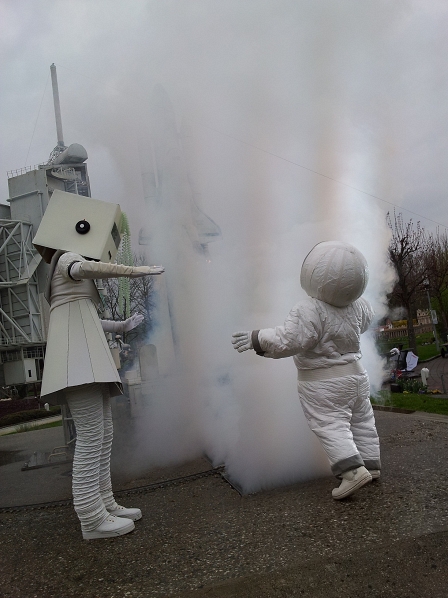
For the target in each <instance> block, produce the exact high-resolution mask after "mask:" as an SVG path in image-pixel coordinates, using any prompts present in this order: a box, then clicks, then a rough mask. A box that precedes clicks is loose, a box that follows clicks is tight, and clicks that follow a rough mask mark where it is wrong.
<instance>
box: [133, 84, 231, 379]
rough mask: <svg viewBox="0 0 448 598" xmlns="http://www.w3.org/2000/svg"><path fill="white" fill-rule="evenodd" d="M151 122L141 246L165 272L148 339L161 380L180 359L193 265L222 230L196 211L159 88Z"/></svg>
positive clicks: (143, 145)
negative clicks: (185, 298) (161, 263)
mask: <svg viewBox="0 0 448 598" xmlns="http://www.w3.org/2000/svg"><path fill="white" fill-rule="evenodd" d="M149 116H150V122H149V126H148V129H147V130H146V131H145V132H144V133H142V138H141V142H140V156H141V163H142V179H143V192H144V199H145V204H146V215H147V220H146V223H145V226H144V227H143V228H142V229H141V230H140V235H139V244H140V245H144V246H146V247H147V251H148V258H149V260H151V261H155V262H158V261H160V260H161V256H163V261H164V264H165V265H166V268H167V275H166V276H164V277H163V278H162V279H159V280H157V282H156V284H155V285H154V286H155V293H154V297H155V309H154V321H155V322H156V327H155V330H154V331H153V335H152V337H151V342H152V343H154V344H155V345H156V346H157V352H158V362H159V368H160V370H161V372H160V373H162V374H164V373H167V372H168V371H169V370H170V368H171V366H172V365H174V364H175V363H176V362H177V361H178V357H179V354H178V350H179V345H178V342H177V341H178V339H179V337H180V336H181V333H180V332H179V326H180V320H181V319H182V316H181V315H180V314H181V312H182V309H183V298H182V295H183V293H184V292H185V289H188V287H189V284H188V280H187V278H188V277H189V276H191V263H192V261H194V260H198V259H201V260H203V259H208V244H209V243H211V242H213V241H216V240H218V239H220V238H221V230H220V228H219V226H218V225H217V224H216V223H215V222H214V221H213V220H212V219H211V218H210V217H209V216H207V215H206V214H205V213H204V212H203V211H202V210H201V208H200V207H199V203H200V196H199V193H198V192H197V191H196V189H195V187H194V182H193V180H192V177H191V175H190V172H189V168H188V166H187V159H186V152H185V148H184V147H183V144H182V140H183V138H182V136H181V135H180V134H179V132H178V128H177V125H176V119H175V114H174V110H173V106H172V104H171V102H170V99H169V97H168V94H167V93H166V91H165V90H164V89H163V88H162V87H161V86H156V87H155V88H154V90H153V93H152V96H151V100H150V105H149Z"/></svg>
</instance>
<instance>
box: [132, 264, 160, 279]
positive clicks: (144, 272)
mask: <svg viewBox="0 0 448 598" xmlns="http://www.w3.org/2000/svg"><path fill="white" fill-rule="evenodd" d="M163 272H165V268H164V267H163V266H134V267H133V268H132V273H131V274H130V277H131V278H141V277H142V276H155V275H157V274H162V273H163Z"/></svg>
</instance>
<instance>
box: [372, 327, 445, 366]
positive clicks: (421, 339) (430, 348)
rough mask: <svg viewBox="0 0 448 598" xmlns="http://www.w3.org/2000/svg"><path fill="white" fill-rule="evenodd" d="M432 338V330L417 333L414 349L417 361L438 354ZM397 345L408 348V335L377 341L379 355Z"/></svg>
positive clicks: (384, 353)
mask: <svg viewBox="0 0 448 598" xmlns="http://www.w3.org/2000/svg"><path fill="white" fill-rule="evenodd" d="M433 339H434V335H433V334H432V332H425V333H423V334H417V336H416V340H417V347H416V349H417V353H418V358H419V361H424V360H425V359H429V358H430V357H436V356H438V355H440V351H437V348H436V344H435V343H434V342H432V340H433ZM398 345H403V348H404V349H406V348H408V347H409V343H408V337H407V336H402V337H400V338H395V339H390V340H380V341H379V342H378V349H379V352H380V353H381V355H386V354H387V353H389V351H390V350H391V349H393V348H394V347H398Z"/></svg>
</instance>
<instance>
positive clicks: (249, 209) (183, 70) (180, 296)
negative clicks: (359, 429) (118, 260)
mask: <svg viewBox="0 0 448 598" xmlns="http://www.w3.org/2000/svg"><path fill="white" fill-rule="evenodd" d="M21 4H22V3H21ZM25 4H27V20H25V21H24V23H25V24H24V25H23V27H24V28H25V31H23V30H22V39H23V40H28V39H30V40H31V39H32V40H33V41H32V42H31V41H30V42H29V43H30V44H31V43H32V48H33V49H34V48H36V47H39V48H45V47H48V48H49V49H48V52H47V54H48V59H47V60H46V62H45V66H44V68H45V73H46V70H47V69H48V67H49V65H50V64H51V63H52V62H55V63H56V64H57V65H58V78H59V89H60V93H61V105H62V114H63V126H64V133H65V141H66V143H67V144H68V143H72V142H79V143H82V144H83V145H84V146H85V147H86V148H87V150H88V153H89V172H90V178H91V186H92V193H93V196H94V197H97V198H99V199H108V200H110V201H114V202H117V203H120V204H121V206H122V208H123V209H124V210H125V211H126V212H127V214H128V216H129V219H130V222H131V229H132V232H133V242H134V245H136V244H137V238H138V231H139V229H140V227H141V226H142V225H144V226H145V228H146V229H147V230H154V227H156V236H157V239H158V241H157V243H156V245H155V246H154V245H153V246H152V247H151V246H150V248H151V249H152V250H153V253H152V254H151V253H150V254H148V259H149V261H150V263H154V262H156V263H157V262H159V261H160V263H162V264H163V265H164V266H165V267H166V269H167V274H166V279H167V281H168V286H169V295H170V301H171V302H172V306H171V307H172V313H173V317H174V318H175V334H176V336H177V341H178V342H177V346H178V353H179V355H178V358H177V361H176V364H177V365H176V367H175V368H170V367H168V368H167V371H166V372H164V373H163V375H162V377H161V379H160V386H159V387H158V389H156V390H155V391H154V392H153V394H152V395H151V396H152V399H151V401H152V402H151V404H150V406H149V408H148V417H146V418H142V419H139V430H138V433H137V440H138V450H136V451H135V454H133V455H132V460H131V461H130V462H129V461H128V463H127V464H126V467H127V468H129V467H132V468H134V471H135V472H136V473H138V472H139V471H143V470H144V469H145V468H147V467H148V466H150V465H156V464H163V463H173V462H179V461H181V460H186V459H189V458H191V457H194V456H196V455H199V454H202V453H203V452H206V453H207V454H208V455H209V456H210V457H211V458H212V459H213V461H214V463H215V464H220V463H225V464H226V466H227V468H228V470H229V472H230V474H231V476H232V477H233V478H234V479H235V480H236V481H237V482H238V483H239V484H240V485H241V486H242V487H243V489H244V490H245V491H246V492H248V491H254V490H257V489H260V488H264V487H269V486H272V485H276V484H281V483H286V482H289V481H293V480H300V479H307V478H310V477H313V476H320V475H324V474H327V473H328V472H329V468H328V465H327V461H326V458H325V456H324V455H323V453H322V451H321V449H320V446H319V445H318V443H317V441H316V440H315V438H314V436H313V435H312V433H311V432H310V431H309V430H308V428H307V425H306V423H305V421H304V417H303V414H302V411H301V408H300V405H299V403H298V398H297V391H296V372H295V368H294V365H293V363H292V360H291V359H288V360H280V361H277V360H276V361H274V360H267V359H262V358H260V357H258V356H256V355H255V354H254V353H253V352H250V353H245V354H242V355H240V354H238V353H237V352H236V351H234V350H233V348H232V345H231V342H230V338H231V334H232V332H234V331H236V330H251V329H255V328H264V327H271V326H275V325H278V324H281V323H282V322H283V321H284V318H285V316H286V315H287V313H288V312H289V310H290V308H291V307H292V306H293V304H294V303H295V302H297V301H298V300H300V299H301V298H303V297H304V293H303V291H302V290H301V288H300V283H299V274H300V266H301V263H302V261H303V258H304V257H305V255H306V254H307V253H308V251H309V250H310V249H311V247H312V246H313V245H315V244H316V243H318V242H320V241H323V240H329V239H335V240H341V241H346V242H349V243H352V244H353V245H355V246H356V247H358V248H359V249H360V250H361V251H362V252H363V254H364V255H365V256H366V258H367V261H368V263H369V267H370V282H369V286H368V288H367V292H366V296H367V298H368V299H369V300H370V301H371V302H372V303H373V305H374V307H375V310H376V312H377V315H378V316H381V315H382V314H383V309H384V308H383V302H384V296H385V292H386V291H387V290H388V289H389V288H390V285H391V283H392V273H391V271H390V269H389V268H388V266H387V260H386V251H387V245H388V240H389V231H388V229H387V226H386V223H385V211H386V208H385V207H384V204H381V203H379V202H378V201H376V200H375V199H374V198H372V197H370V196H369V195H367V194H365V193H362V192H360V191H357V190H356V189H362V190H364V191H367V192H368V193H372V194H373V195H377V196H379V197H385V198H393V199H394V201H397V202H399V201H401V200H402V198H404V197H406V196H411V197H413V196H414V193H420V192H423V191H425V189H426V187H425V185H426V183H425V181H426V179H427V177H426V176H421V179H418V180H417V179H415V178H414V176H415V177H417V173H418V172H419V168H417V165H418V166H419V167H420V162H421V161H422V160H424V159H425V154H424V149H423V146H421V147H420V150H419V151H417V152H412V160H415V161H414V162H413V161H412V160H411V159H410V158H409V156H408V158H409V159H408V160H407V161H406V159H405V158H404V157H403V154H402V151H403V148H408V147H412V148H413V147H415V146H418V142H419V137H418V135H419V133H418V131H414V128H413V127H412V126H410V122H415V120H416V119H418V114H419V112H418V111H419V110H422V114H424V119H425V120H424V122H425V131H426V130H428V131H431V134H434V135H436V133H437V132H438V131H439V129H440V127H439V126H438V120H437V117H436V116H434V118H433V117H432V115H433V114H434V115H437V114H438V110H440V109H441V108H440V107H439V106H436V105H433V104H432V102H434V101H435V100H432V99H431V98H432V97H436V94H433V93H432V88H431V87H430V86H429V85H428V86H425V85H420V86H419V87H418V89H415V90H414V89H413V92H415V93H414V95H413V98H414V100H415V102H414V103H412V102H408V101H407V100H408V96H407V93H406V92H407V91H408V89H409V86H407V85H408V84H407V83H406V82H407V81H414V80H415V81H419V80H420V79H419V73H420V70H421V69H422V64H423V63H425V61H426V63H428V64H429V63H431V64H434V65H436V63H435V62H434V61H433V60H432V58H430V57H428V55H427V54H425V53H426V52H427V51H428V52H429V51H430V50H431V54H430V55H429V56H431V57H437V56H438V57H439V58H437V60H441V61H442V60H444V58H443V57H444V55H445V53H446V52H445V51H444V50H443V49H441V48H439V46H437V47H435V46H432V45H430V46H429V45H428V44H426V43H423V42H424V41H425V38H424V36H423V34H422V33H418V32H420V31H421V23H422V22H424V23H427V24H428V23H432V24H433V25H434V24H435V22H436V20H437V11H442V10H443V9H442V4H441V3H434V4H433V6H434V9H433V10H432V9H431V10H432V12H431V10H430V9H429V8H427V9H426V8H424V7H423V5H422V4H421V3H415V2H409V3H401V2H397V3H387V2H379V3H359V2H354V1H351V0H343V1H341V2H338V3H334V2H331V1H327V0H317V1H315V2H312V3H309V2H301V1H300V2H297V1H296V0H280V1H279V0H272V1H268V2H263V3H260V2H259V1H258V0H245V2H240V1H239V0H227V1H226V2H221V3H218V2H209V1H207V0H195V1H194V2H181V1H177V0H166V1H164V2H163V3H161V2H158V1H146V0H141V1H139V0H134V1H133V3H132V10H129V8H128V7H127V6H124V5H123V3H121V2H118V1H108V2H105V1H101V0H99V1H97V2H95V3H93V4H92V3H90V2H83V1H79V2H77V3H76V6H77V10H76V11H74V12H73V13H72V14H71V18H70V19H67V14H66V8H65V6H62V5H61V6H59V4H56V5H55V3H54V2H45V1H44V2H43V3H39V5H38V6H37V5H36V3H34V2H29V3H26V2H25ZM11 6H12V5H11ZM5 10H6V9H5ZM7 10H8V11H12V10H14V9H12V8H8V9H7ZM426 10H427V11H428V12H426ZM36 22H41V23H42V24H43V23H45V28H46V29H45V31H46V33H45V34H44V33H43V29H44V28H43V27H37V28H36V26H35V24H36ZM27 27H28V28H29V32H30V33H31V32H33V35H34V36H40V37H39V38H38V39H36V38H35V37H33V38H31V37H30V36H28V35H27V32H26V28H27ZM13 31H14V29H13V28H12V29H10V30H9V33H10V35H13ZM73 31H75V32H76V35H75V36H74V34H73ZM430 31H432V29H430ZM430 37H431V40H432V39H434V40H435V41H434V44H437V43H440V44H441V43H442V42H441V41H440V40H439V42H437V39H438V38H437V36H435V35H431V36H430ZM442 37H443V39H445V38H446V36H440V39H442ZM55 39H63V40H64V44H59V46H58V47H57V49H56V47H55V44H54V40H55ZM415 39H418V40H420V42H421V43H420V44H417V45H415V44H414V40H415ZM45 40H46V41H47V45H45V43H43V41H45ZM41 42H42V43H41ZM432 43H433V42H432V41H431V44H432ZM18 45H19V44H18ZM427 46H428V47H429V48H430V49H429V50H427ZM431 48H432V49H431ZM437 48H438V51H436V50H437ZM55 52H57V55H56V56H55ZM410 56H411V57H412V60H411V59H410V58H409V57H410ZM87 58H88V59H87ZM40 60H42V58H40ZM419 61H421V62H419ZM80 65H82V66H80ZM443 68H444V67H443V63H442V68H439V70H440V72H443ZM434 69H435V70H437V69H436V66H434ZM34 71H35V73H37V72H38V68H37V65H36V67H35V68H34ZM41 71H42V72H41V73H40V74H39V76H41V77H42V78H45V76H46V74H45V73H44V70H43V68H42V69H41ZM21 72H22V71H21V70H20V69H16V71H15V73H16V74H15V75H14V76H13V77H12V79H11V80H10V81H9V85H11V84H13V83H14V82H16V83H17V81H18V78H19V77H20V76H21V75H19V73H21ZM425 72H426V71H425ZM33 76H36V77H37V75H36V74H34V75H33ZM156 85H162V86H163V88H164V89H165V90H166V91H167V93H168V95H169V97H170V99H171V101H172V104H173V106H174V116H175V128H176V130H177V131H178V132H179V133H180V138H181V143H182V146H183V152H182V153H181V160H182V161H183V160H185V163H184V162H182V168H184V171H183V174H182V177H184V178H183V180H184V182H185V177H186V176H187V173H188V175H189V176H190V179H191V181H192V182H193V183H194V187H195V193H196V194H197V193H198V192H199V193H200V196H201V207H202V209H203V210H204V212H205V213H206V214H207V215H209V216H210V217H211V218H212V219H213V220H214V221H215V222H216V223H218V224H219V226H220V228H221V231H222V239H221V240H219V241H216V242H215V243H212V244H210V246H209V260H210V261H207V260H206V259H205V258H204V256H201V255H200V254H198V253H197V252H195V250H194V249H193V247H192V244H191V239H190V238H189V235H188V233H187V232H186V231H185V230H184V229H183V228H182V224H179V223H178V226H177V225H176V226H177V228H176V229H175V231H174V230H173V228H172V227H171V226H170V225H169V219H168V221H167V220H165V221H164V220H163V219H162V220H159V221H158V222H156V221H154V220H153V216H152V214H151V213H149V212H148V210H147V206H146V205H145V201H144V199H143V198H144V195H145V189H144V185H143V182H142V170H143V171H145V168H146V167H147V162H148V160H149V159H150V158H149V153H148V150H145V149H143V151H140V150H139V148H141V147H142V145H143V146H144V145H145V142H146V141H147V140H148V135H149V133H146V132H147V131H150V130H151V114H150V104H149V102H150V97H151V93H152V90H153V89H154V87H155V86H156ZM403 86H404V87H403ZM36 89H37V86H36ZM425 90H426V91H425ZM40 93H41V90H40V88H39V94H38V93H37V92H35V96H36V97H35V98H34V101H35V103H36V102H38V100H40ZM46 93H47V96H46V97H47V99H48V101H47V100H46V101H45V102H44V104H43V106H44V108H43V109H42V114H41V117H40V120H39V123H38V127H37V129H36V134H35V135H36V139H37V138H39V139H40V140H41V145H40V147H48V148H51V147H53V146H54V145H55V139H54V135H53V134H52V131H53V130H54V124H53V112H52V110H53V109H52V104H51V94H50V90H49V89H48V90H47V92H46ZM22 95H23V97H25V94H22ZM22 101H24V100H22ZM428 104H429V105H432V106H433V109H432V108H429V109H427V106H428ZM45 106H46V107H47V108H46V109H45ZM28 112H30V111H29V110H25V109H24V108H22V113H23V114H26V113H28ZM33 116H34V113H33ZM22 120H23V119H22V118H21V119H17V121H18V123H19V124H18V125H17V126H20V127H22V126H24V125H22ZM25 124H26V123H25ZM27 127H28V128H27V129H26V131H25V129H23V130H22V129H19V130H18V132H15V133H14V136H13V139H16V137H17V138H18V139H21V138H23V139H25V138H26V139H27V141H28V139H29V136H28V135H29V130H32V126H31V123H28V124H27ZM47 132H49V133H48V140H46V139H45V135H47ZM437 134H438V133H437ZM440 135H441V136H442V137H438V139H439V140H440V139H442V138H443V140H445V138H446V136H445V135H444V132H443V130H442V129H440ZM440 143H442V142H441V141H440ZM425 147H426V146H425ZM33 152H34V146H33V147H31V151H30V156H29V159H28V162H29V163H31V164H34V163H37V162H39V161H42V159H45V157H46V156H44V157H42V155H41V154H42V152H40V153H39V155H35V153H33ZM414 154H415V155H414ZM442 154H443V152H440V155H442ZM9 159H10V160H12V163H11V164H8V165H7V166H6V167H7V168H14V167H16V164H19V165H21V164H22V162H23V156H15V157H11V156H9ZM299 165H301V166H299ZM302 166H303V167H302ZM430 168H431V169H432V171H431V172H433V171H434V174H437V172H436V169H437V164H436V161H434V160H433V161H432V162H431V165H430ZM441 170H444V169H443V167H441ZM317 173H322V174H323V175H325V176H321V175H319V174H317ZM414 173H416V174H415V175H414ZM439 175H440V173H439ZM440 176H441V175H440ZM440 176H439V179H438V180H441V181H442V180H443V179H442V178H440ZM443 176H446V172H445V170H444V175H443ZM182 177H181V178H182ZM433 178H436V177H435V176H434V177H433ZM337 181H339V182H337ZM403 181H406V183H403ZM445 187H446V184H445V183H443V184H442V183H441V184H440V190H443V189H444V188H445ZM189 189H190V187H189V183H188V184H185V185H184V184H182V186H179V188H178V191H179V193H178V195H177V196H176V201H177V205H178V206H184V209H186V206H187V205H188V201H189V194H190V190H189ZM414 189H415V191H414ZM420 194H421V193H420ZM440 194H441V197H444V195H443V193H442V191H440ZM174 196H175V194H174V192H173V195H172V197H174ZM423 196H424V195H423ZM167 222H168V224H167ZM154 247H155V248H156V249H155V250H154ZM135 249H137V250H138V247H135ZM165 324H166V322H165ZM157 332H158V335H159V339H163V337H164V335H165V334H167V329H166V326H165V327H164V325H162V326H161V328H160V329H159V330H158V331H157ZM151 340H153V341H154V342H155V341H156V338H155V337H154V338H153V339H151ZM363 353H364V363H365V366H366V367H367V369H368V372H369V375H370V377H371V381H372V383H373V386H374V388H377V387H378V385H379V383H380V380H381V373H382V367H383V364H382V362H381V359H380V358H379V357H378V355H377V353H376V351H375V348H374V344H373V339H372V336H371V335H370V336H369V335H364V338H363ZM160 365H161V367H162V369H163V360H162V358H161V356H160ZM168 374H170V375H168ZM114 450H116V451H119V450H120V449H119V447H116V448H115V449H114Z"/></svg>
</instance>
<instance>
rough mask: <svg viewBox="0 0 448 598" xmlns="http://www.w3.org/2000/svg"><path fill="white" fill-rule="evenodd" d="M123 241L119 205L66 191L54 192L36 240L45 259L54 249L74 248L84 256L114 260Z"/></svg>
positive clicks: (49, 259) (34, 241) (72, 249)
mask: <svg viewBox="0 0 448 598" xmlns="http://www.w3.org/2000/svg"><path fill="white" fill-rule="evenodd" d="M120 240H121V209H120V206H119V205H118V204H113V203H108V202H106V201H100V200H99V199H93V198H92V197H84V196H83V195H76V194H74V193H66V192H65V191H59V190H56V191H54V193H53V195H52V196H51V199H50V201H49V203H48V206H47V209H46V210H45V214H44V216H43V218H42V221H41V223H40V225H39V228H38V230H37V233H36V236H35V237H34V239H33V244H34V246H35V247H36V249H37V250H38V251H39V253H40V254H41V255H42V257H43V258H44V260H45V261H46V262H50V261H51V257H52V255H53V254H54V252H55V250H57V249H63V250H64V251H73V252H74V253H79V254H80V255H82V256H84V257H88V258H91V259H94V260H100V261H102V262H111V261H113V260H114V259H115V256H116V255H117V251H118V247H119V245H120Z"/></svg>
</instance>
